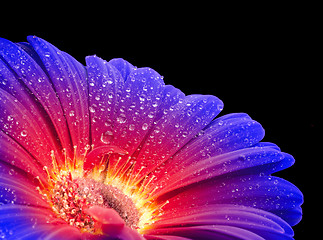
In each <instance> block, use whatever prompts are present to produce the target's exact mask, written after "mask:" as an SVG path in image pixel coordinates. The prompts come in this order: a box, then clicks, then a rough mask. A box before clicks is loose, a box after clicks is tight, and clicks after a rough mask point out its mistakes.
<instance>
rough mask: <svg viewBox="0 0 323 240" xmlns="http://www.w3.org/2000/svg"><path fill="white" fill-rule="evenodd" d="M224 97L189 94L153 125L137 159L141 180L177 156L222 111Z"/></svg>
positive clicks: (166, 111)
mask: <svg viewBox="0 0 323 240" xmlns="http://www.w3.org/2000/svg"><path fill="white" fill-rule="evenodd" d="M222 108H223V104H222V102H221V100H219V99H218V98H216V97H214V96H202V95H190V96H187V97H186V98H184V100H182V101H180V102H178V103H177V104H175V105H174V106H171V107H170V108H169V109H165V110H164V116H163V117H161V118H160V120H159V121H158V122H157V123H156V124H155V125H154V126H153V127H152V129H151V132H150V134H149V136H148V137H147V140H146V141H145V143H144V145H143V147H142V149H141V150H140V153H139V155H138V159H140V161H141V162H140V163H139V164H138V165H137V169H140V168H141V167H142V166H143V167H145V168H144V169H140V174H138V179H140V178H142V177H143V176H145V175H147V174H148V173H149V172H151V171H153V170H154V169H155V168H156V167H157V166H158V165H160V164H162V163H163V162H164V161H166V160H167V159H168V158H169V157H171V156H172V155H174V154H175V153H176V152H177V151H178V150H179V149H181V148H182V147H183V146H184V145H185V144H186V143H187V142H188V141H190V140H191V139H192V138H193V137H194V136H195V135H196V134H198V132H199V131H201V130H202V129H203V128H204V127H205V126H207V125H208V124H209V123H210V122H211V120H212V119H213V118H214V117H215V116H216V115H217V114H218V113H219V112H220V111H221V110H222Z"/></svg>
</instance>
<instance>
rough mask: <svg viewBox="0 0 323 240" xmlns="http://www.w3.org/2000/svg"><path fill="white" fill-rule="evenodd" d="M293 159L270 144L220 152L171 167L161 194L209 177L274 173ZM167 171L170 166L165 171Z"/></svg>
mask: <svg viewBox="0 0 323 240" xmlns="http://www.w3.org/2000/svg"><path fill="white" fill-rule="evenodd" d="M293 162H294V159H293V158H292V157H291V156H290V155H288V154H284V153H282V152H280V151H277V150H276V149H273V148H271V147H263V148H261V147H253V148H243V149H239V150H236V151H233V152H229V153H226V154H222V155H218V156H215V157H212V158H207V159H204V160H200V161H195V162H193V163H191V164H190V165H186V166H184V167H181V168H180V169H177V171H176V169H175V171H172V170H169V174H168V175H167V177H165V178H163V179H162V180H159V182H158V184H160V185H159V188H160V189H161V191H159V192H156V193H155V196H156V195H158V194H165V193H166V192H169V191H172V190H175V189H178V188H181V187H184V186H188V185H190V184H195V183H198V182H201V181H204V180H206V179H211V178H216V179H217V181H220V180H221V178H222V179H225V178H226V177H227V176H228V175H229V174H230V177H234V176H236V175H249V174H253V173H254V172H256V173H259V174H260V173H262V174H270V173H273V172H275V170H276V169H277V166H285V165H286V164H287V163H288V164H291V163H293ZM174 165H175V166H176V164H174ZM165 171H166V172H167V171H168V170H167V169H166V170H165Z"/></svg>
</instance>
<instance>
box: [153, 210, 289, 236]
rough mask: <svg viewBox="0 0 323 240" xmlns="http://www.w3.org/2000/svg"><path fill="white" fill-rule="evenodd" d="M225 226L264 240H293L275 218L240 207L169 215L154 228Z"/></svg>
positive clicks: (282, 224) (285, 227)
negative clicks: (255, 235) (248, 232)
mask: <svg viewBox="0 0 323 240" xmlns="http://www.w3.org/2000/svg"><path fill="white" fill-rule="evenodd" d="M203 225H217V226H219V225H225V226H232V227H237V228H241V229H245V230H248V231H250V232H254V233H256V234H258V235H259V236H261V237H263V238H264V239H292V236H293V230H292V229H291V227H290V226H289V225H288V224H287V223H286V222H284V221H283V220H282V219H281V218H279V217H277V216H276V215H274V214H272V213H269V212H265V211H262V210H259V209H254V208H250V207H244V206H238V205H225V204H219V205H208V206H202V207H196V208H191V209H187V210H186V211H179V212H173V211H167V212H165V213H164V214H163V216H162V217H161V219H160V220H157V221H156V222H155V223H154V226H153V228H155V229H160V228H175V227H183V226H187V227H188V226H203Z"/></svg>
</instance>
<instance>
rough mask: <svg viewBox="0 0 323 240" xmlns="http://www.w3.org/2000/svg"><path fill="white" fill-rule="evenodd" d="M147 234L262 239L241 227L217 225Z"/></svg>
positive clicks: (179, 228)
mask: <svg viewBox="0 0 323 240" xmlns="http://www.w3.org/2000/svg"><path fill="white" fill-rule="evenodd" d="M149 234H154V235H161V234H164V235H175V236H181V237H186V238H189V239H193V240H200V239H205V240H213V239H221V240H222V239H223V240H229V239H230V240H250V239H253V240H264V238H262V237H260V236H259V235H257V234H255V233H253V232H250V231H247V230H245V229H242V228H237V227H231V226H218V225H206V226H203V225H202V226H194V227H178V228H162V229H156V230H155V229H153V230H151V231H149Z"/></svg>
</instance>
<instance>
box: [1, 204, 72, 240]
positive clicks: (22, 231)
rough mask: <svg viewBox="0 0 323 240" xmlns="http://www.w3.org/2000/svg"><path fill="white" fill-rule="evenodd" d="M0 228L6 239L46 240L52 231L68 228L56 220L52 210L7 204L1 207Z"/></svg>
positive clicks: (65, 224)
mask: <svg viewBox="0 0 323 240" xmlns="http://www.w3.org/2000/svg"><path fill="white" fill-rule="evenodd" d="M0 226H1V228H0V229H1V231H2V234H3V235H4V236H5V239H9V240H10V239H45V237H46V236H47V235H49V234H50V233H51V231H56V230H57V229H59V228H60V227H64V226H68V225H67V223H63V222H62V221H59V220H58V219H57V220H55V218H53V216H52V212H51V210H50V209H45V208H39V207H33V206H23V205H17V204H5V205H2V206H0Z"/></svg>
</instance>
